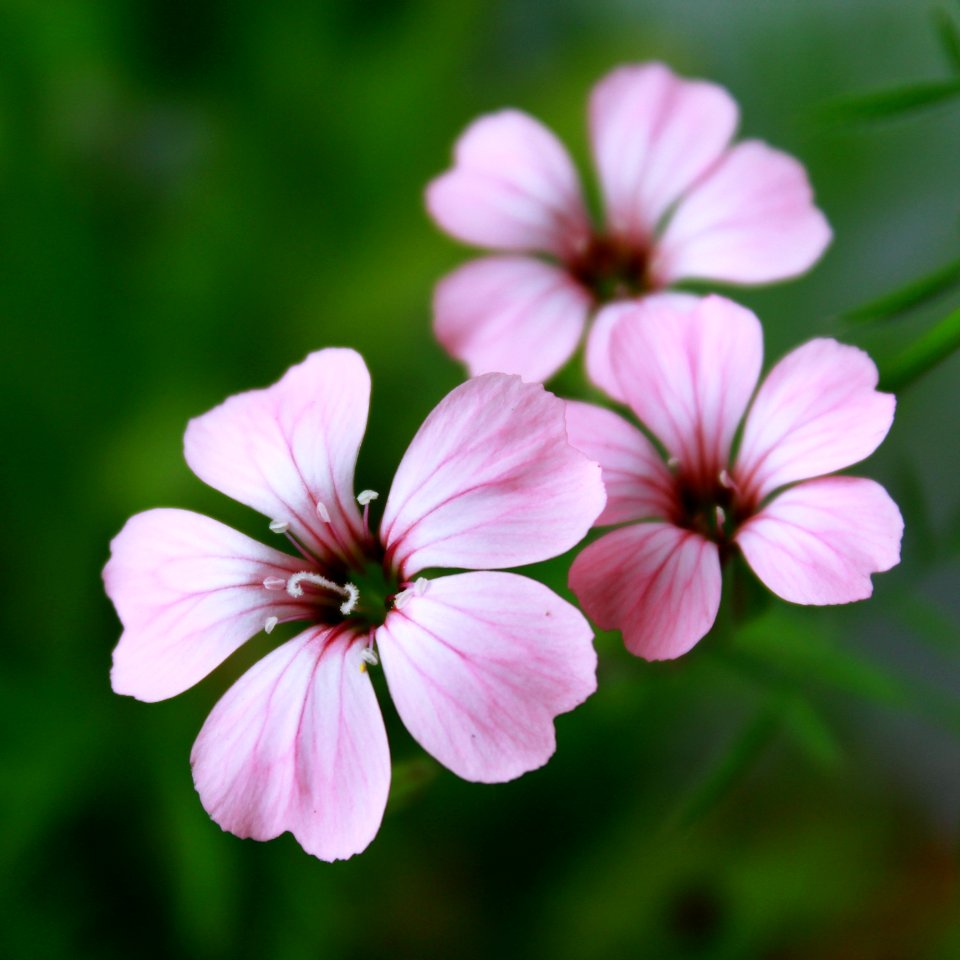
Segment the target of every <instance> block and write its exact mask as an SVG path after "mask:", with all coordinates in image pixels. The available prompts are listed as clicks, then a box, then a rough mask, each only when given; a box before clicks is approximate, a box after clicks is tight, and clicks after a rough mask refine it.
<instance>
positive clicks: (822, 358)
mask: <svg viewBox="0 0 960 960" xmlns="http://www.w3.org/2000/svg"><path fill="white" fill-rule="evenodd" d="M876 386H877V368H876V366H875V365H874V363H873V361H872V360H871V359H870V357H868V356H867V354H865V353H864V352H863V351H862V350H859V349H858V348H857V347H850V346H847V345H845V344H841V343H837V341H836V340H827V339H819V340H811V341H810V342H809V343H805V344H804V345H803V346H801V347H798V348H797V349H796V350H793V351H792V352H791V353H788V354H787V355H786V356H785V357H784V358H783V359H782V360H781V361H780V362H779V363H777V365H776V366H775V367H774V368H773V369H772V370H771V371H770V373H769V375H768V376H767V378H766V380H764V382H763V384H762V385H761V387H760V389H759V390H758V391H757V396H756V398H755V399H754V401H753V406H752V407H751V409H750V412H749V414H747V421H746V423H745V425H744V430H743V440H742V442H741V444H740V452H739V453H738V455H737V468H736V471H735V473H734V477H735V479H736V480H737V482H738V483H739V484H740V485H741V486H742V487H743V488H744V489H745V490H749V491H751V492H752V493H754V494H755V495H756V497H757V498H758V499H762V498H763V497H765V496H766V495H767V494H768V493H770V492H772V491H773V490H775V489H776V488H777V487H780V486H782V485H783V484H786V483H793V482H794V481H795V480H805V479H807V478H808V477H817V476H821V475H823V474H826V473H831V472H833V471H834V470H842V469H843V468H844V467H849V466H850V465H851V464H854V463H857V462H859V461H860V460H863V459H864V457H867V456H869V455H870V454H871V453H873V451H874V450H876V448H877V447H878V446H879V444H880V442H881V441H882V440H883V438H884V437H885V436H886V435H887V431H888V430H889V429H890V425H891V424H892V423H893V411H894V407H895V406H896V398H895V397H894V396H893V394H890V393H879V392H878V391H877V389H876Z"/></svg>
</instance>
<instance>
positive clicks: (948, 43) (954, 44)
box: [933, 7, 960, 72]
mask: <svg viewBox="0 0 960 960" xmlns="http://www.w3.org/2000/svg"><path fill="white" fill-rule="evenodd" d="M933 25H934V27H935V28H936V31H937V35H938V36H939V37H940V43H941V45H942V46H943V52H944V53H945V54H946V56H947V60H948V61H949V62H950V66H951V67H952V68H953V69H954V70H956V71H958V72H960V28H958V26H957V21H956V20H954V18H953V17H952V16H951V14H950V13H949V12H948V11H947V9H946V7H937V8H936V9H935V10H934V11H933Z"/></svg>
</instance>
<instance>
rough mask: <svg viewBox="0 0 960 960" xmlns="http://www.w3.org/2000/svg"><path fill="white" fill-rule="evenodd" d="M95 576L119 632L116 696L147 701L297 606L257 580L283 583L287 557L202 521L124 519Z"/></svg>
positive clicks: (164, 516)
mask: <svg viewBox="0 0 960 960" xmlns="http://www.w3.org/2000/svg"><path fill="white" fill-rule="evenodd" d="M111 550H112V553H111V557H110V560H109V562H108V563H107V565H106V567H105V568H104V571H103V579H104V584H105V586H106V590H107V594H108V595H109V597H110V599H111V600H112V601H113V603H114V605H115V606H116V608H117V613H118V615H119V617H120V620H121V622H122V623H123V626H124V631H123V635H122V636H121V637H120V642H119V643H118V644H117V647H116V649H115V650H114V652H113V670H112V671H111V674H110V679H111V683H112V685H113V689H114V691H115V692H116V693H122V694H127V695H129V696H133V697H136V698H137V699H138V700H146V701H148V702H153V701H156V700H164V699H166V698H167V697H173V696H175V695H176V694H178V693H182V692H183V691H184V690H186V689H188V688H189V687H192V686H193V685H194V684H195V683H198V682H199V681H200V680H202V679H203V678H204V677H205V676H206V675H207V674H208V673H210V671H211V670H213V669H214V668H215V667H216V666H218V665H219V664H220V663H222V662H223V661H224V660H226V658H227V657H229V656H230V654H231V653H233V652H234V651H235V650H236V649H237V648H238V647H240V646H241V645H242V644H244V643H246V641H247V640H249V639H250V638H251V637H252V636H254V635H255V634H257V633H259V632H260V631H261V630H262V629H263V627H264V624H265V622H266V620H267V618H268V617H271V616H276V617H278V618H286V617H295V616H296V615H297V614H298V613H300V612H302V609H301V607H300V606H299V605H298V604H297V603H296V602H295V601H293V600H292V599H291V598H290V597H289V596H287V594H286V593H285V592H283V591H280V592H274V591H269V590H266V589H264V586H263V580H264V578H265V577H268V576H272V577H283V578H286V577H289V576H290V574H291V573H295V572H296V571H297V570H299V569H300V565H299V564H298V561H297V559H296V558H294V557H291V556H289V555H288V554H285V553H280V552H279V551H278V550H273V549H271V548H270V547H265V546H263V545H262V544H259V543H257V542H256V541H255V540H251V539H250V538H249V537H245V536H244V535H243V534H242V533H237V532H236V531H235V530H231V529H230V528H229V527H226V526H224V525H223V524H222V523H218V522H217V521H216V520H211V519H210V518H209V517H204V516H201V515H200V514H197V513H190V512H189V511H187V510H149V511H147V512H146V513H139V514H137V515H136V516H134V517H131V518H130V519H129V520H128V521H127V523H126V525H125V526H124V528H123V529H122V530H121V531H120V533H118V534H117V536H116V537H114V539H113V543H112V544H111Z"/></svg>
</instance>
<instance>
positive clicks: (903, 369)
mask: <svg viewBox="0 0 960 960" xmlns="http://www.w3.org/2000/svg"><path fill="white" fill-rule="evenodd" d="M958 348H960V309H957V310H954V311H953V313H949V314H947V316H945V317H944V318H943V319H942V320H941V321H940V322H939V323H937V324H936V325H935V326H934V327H933V328H932V329H930V330H928V331H927V332H926V333H925V334H923V335H922V336H921V337H920V338H919V339H917V340H915V341H914V342H913V343H912V344H911V345H910V346H909V347H907V349H906V350H904V351H903V352H902V353H901V354H900V355H899V356H898V357H895V358H894V359H892V360H890V361H888V362H887V363H884V364H881V366H880V389H881V390H889V391H890V392H892V393H899V392H900V391H901V390H904V389H905V388H906V387H909V386H910V385H911V384H913V383H916V381H917V380H919V379H920V378H921V377H922V376H923V375H924V374H925V373H927V372H929V371H930V370H932V369H933V368H934V367H935V366H937V364H939V363H942V362H943V361H944V360H946V359H947V357H949V356H950V355H951V354H953V353H954V352H955V351H956V350H957V349H958Z"/></svg>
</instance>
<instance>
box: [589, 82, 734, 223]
mask: <svg viewBox="0 0 960 960" xmlns="http://www.w3.org/2000/svg"><path fill="white" fill-rule="evenodd" d="M736 126H737V105H736V103H734V101H733V99H732V98H731V97H730V95H729V94H728V93H727V92H726V90H724V89H723V88H721V87H718V86H716V85H715V84H712V83H705V82H703V81H700V80H682V79H680V78H679V77H677V76H676V75H675V74H674V73H672V72H671V71H670V70H669V69H668V68H667V67H665V66H663V65H662V64H659V63H651V64H644V65H640V66H626V67H620V68H618V69H616V70H614V71H613V72H612V73H610V74H608V75H607V76H606V77H604V79H603V80H601V81H600V83H598V84H597V86H596V87H595V88H594V90H593V94H592V95H591V98H590V138H591V141H592V143H593V152H594V157H595V159H596V164H597V170H598V171H599V174H600V182H601V184H602V186H603V194H604V199H605V204H606V209H607V217H608V221H609V223H610V225H611V227H612V229H613V231H614V232H617V233H625V234H627V235H628V236H632V237H637V238H639V239H649V238H650V237H651V236H652V235H653V231H654V228H655V227H656V226H657V222H658V221H659V220H660V218H661V217H662V216H663V214H664V213H666V211H667V210H668V209H669V207H670V206H671V205H672V204H673V203H674V202H675V201H676V200H677V199H678V198H679V197H680V196H681V194H683V193H684V192H685V191H686V190H688V189H689V187H690V186H691V184H693V183H694V182H695V181H696V180H697V178H698V177H700V176H702V175H703V174H704V173H705V172H706V171H707V170H708V169H709V168H710V166H711V165H712V164H713V163H715V162H716V160H717V158H718V157H719V156H720V155H721V153H722V152H723V149H724V147H726V145H727V143H729V141H730V138H731V137H732V136H733V132H734V130H735V129H736Z"/></svg>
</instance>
